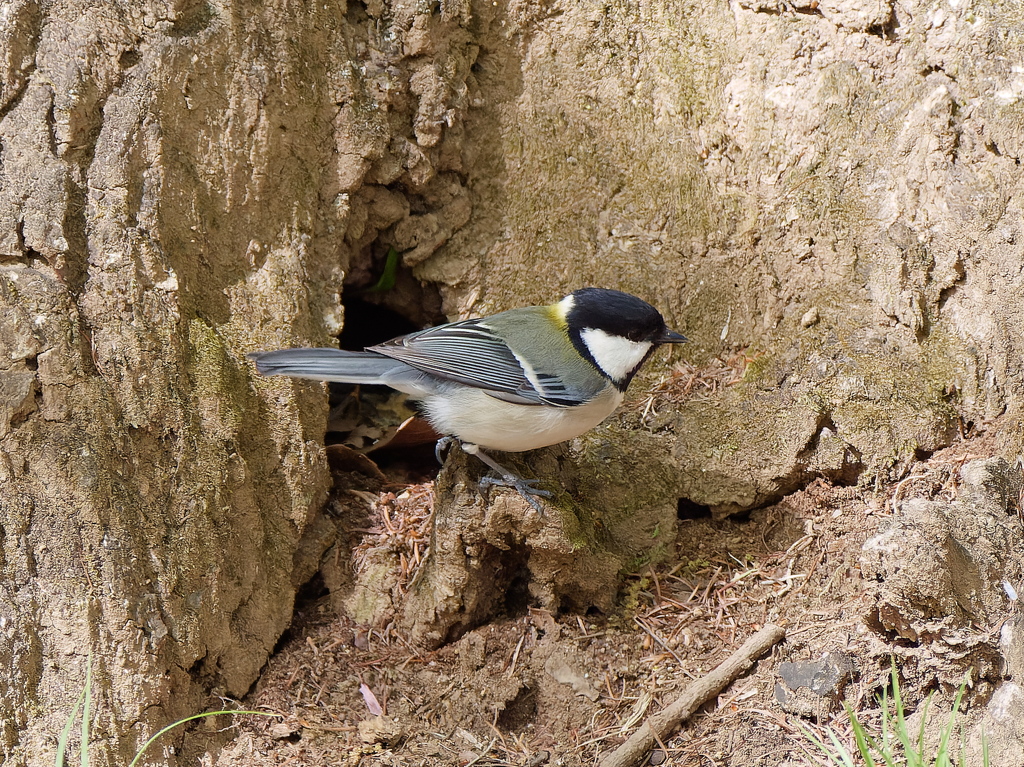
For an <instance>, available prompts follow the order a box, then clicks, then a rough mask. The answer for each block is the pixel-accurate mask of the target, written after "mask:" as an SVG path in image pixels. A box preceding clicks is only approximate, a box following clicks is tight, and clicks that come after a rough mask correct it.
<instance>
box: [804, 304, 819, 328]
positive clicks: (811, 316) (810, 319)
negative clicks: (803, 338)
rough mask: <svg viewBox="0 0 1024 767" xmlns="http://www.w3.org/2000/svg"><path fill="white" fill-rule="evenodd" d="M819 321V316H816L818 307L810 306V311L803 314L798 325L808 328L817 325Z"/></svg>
mask: <svg viewBox="0 0 1024 767" xmlns="http://www.w3.org/2000/svg"><path fill="white" fill-rule="evenodd" d="M820 319H821V315H820V314H818V307H817V306H812V307H811V308H810V309H808V310H807V311H806V312H804V316H803V317H801V318H800V325H801V326H803V327H805V328H809V327H811V325H817V324H818V320H820Z"/></svg>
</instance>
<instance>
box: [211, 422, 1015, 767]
mask: <svg viewBox="0 0 1024 767" xmlns="http://www.w3.org/2000/svg"><path fill="white" fill-rule="evenodd" d="M990 448H991V445H990V444H989V443H988V442H987V441H986V440H985V439H984V438H975V439H972V440H969V441H962V442H961V443H959V444H957V445H955V446H954V447H951V448H949V449H947V450H946V451H943V452H942V453H939V454H936V455H935V456H932V457H931V458H930V459H928V460H927V461H924V462H922V463H921V464H919V465H918V466H916V467H915V468H914V470H913V471H912V472H911V474H910V475H908V477H907V478H905V479H904V480H903V481H902V482H900V483H899V484H896V485H890V486H885V487H873V486H872V487H868V486H863V485H862V486H853V487H838V486H834V485H832V484H829V483H827V482H825V481H823V480H818V481H815V482H813V483H811V484H810V485H809V486H808V487H806V488H805V489H803V490H801V491H799V492H796V493H794V494H792V495H790V496H788V497H786V498H785V499H783V500H782V501H781V502H779V503H777V504H775V505H773V506H770V507H767V508H762V509H758V510H756V511H753V512H751V513H750V514H749V515H748V516H747V517H746V518H743V519H740V518H732V519H725V520H715V519H712V518H711V517H710V516H707V517H703V518H696V519H680V520H679V523H678V531H677V536H676V541H675V552H674V556H672V557H670V558H669V559H668V560H667V561H665V562H662V563H661V564H659V565H657V566H654V567H647V568H644V569H642V570H640V571H637V572H634V573H631V574H629V575H628V576H626V577H625V578H624V580H623V583H622V589H621V592H620V595H619V599H618V603H617V609H616V610H615V611H613V612H611V613H609V614H596V613H595V614H587V615H579V614H571V613H566V614H559V615H554V614H552V613H551V612H548V611H545V610H540V609H536V608H534V607H531V606H530V605H529V604H526V603H523V601H522V600H518V601H517V600H516V599H509V600H508V610H507V611H506V613H505V614H504V615H501V616H500V617H499V618H497V619H494V620H491V621H489V622H488V623H486V624H485V625H482V626H479V627H478V628H475V629H474V630H471V631H469V632H468V633H466V634H464V635H463V636H462V637H461V638H459V639H458V640H457V641H454V642H451V643H449V644H447V645H445V646H442V647H440V648H438V649H437V650H434V651H425V650H423V649H420V648H418V647H416V646H414V645H413V644H412V643H410V642H409V641H408V640H407V639H406V638H405V637H403V635H402V634H401V632H400V631H398V630H397V629H396V628H395V627H394V625H391V626H386V627H379V628H372V627H367V626H360V625H356V624H354V623H353V622H352V621H351V620H350V619H348V618H346V617H343V616H339V615H338V612H337V610H335V609H334V608H333V607H332V603H331V600H330V596H329V595H314V597H313V598H311V599H309V600H308V601H307V602H306V603H305V604H303V605H302V606H301V608H300V609H299V610H298V611H297V613H296V616H295V622H294V625H293V626H292V628H291V630H290V631H289V633H288V635H287V636H286V637H285V638H284V639H283V640H282V642H281V643H280V647H279V651H278V652H277V653H276V654H275V655H274V657H273V658H272V659H271V661H270V663H269V664H268V666H267V668H266V670H265V673H264V674H263V677H262V679H261V680H260V682H259V684H258V686H257V687H256V688H255V691H254V692H253V693H252V695H251V696H250V698H249V699H248V700H246V701H244V704H245V706H246V707H256V708H258V709H260V710H264V711H267V712H273V713H276V714H279V715H280V718H265V719H264V718H258V717H251V718H248V719H245V720H243V721H241V722H240V723H239V725H238V730H237V737H236V738H235V739H234V741H233V742H231V743H230V744H229V745H228V746H227V747H226V748H224V749H223V750H222V751H221V752H220V754H219V756H218V757H217V758H216V759H213V758H212V757H207V761H206V763H207V764H216V765H218V767H229V765H230V766H234V765H248V766H249V767H262V766H263V765H279V764H288V765H296V766H298V765H318V766H319V765H325V764H351V765H355V764H359V763H362V764H382V765H450V764H460V765H470V764H475V765H540V764H543V763H547V764H557V765H584V764H593V763H594V762H595V760H596V758H597V757H598V756H599V755H601V754H602V753H604V752H606V751H608V750H610V749H613V748H614V747H615V746H616V745H618V744H620V743H621V742H623V741H624V740H625V738H626V737H628V735H629V734H630V733H632V732H633V731H634V730H635V729H636V728H637V726H638V724H639V723H640V722H642V721H643V720H644V718H645V717H647V716H649V715H651V714H652V713H654V712H656V711H659V710H661V709H662V708H663V707H664V706H665V705H666V704H667V703H668V702H670V701H671V700H672V699H673V698H675V697H676V696H677V695H678V694H679V692H680V691H681V690H682V688H684V687H685V686H686V685H687V684H688V683H689V682H690V681H691V680H693V679H696V678H699V677H700V676H702V675H703V674H705V673H706V672H707V671H709V670H710V669H711V668H713V667H714V666H715V665H716V664H718V663H719V662H721V661H722V660H723V659H724V658H725V657H726V656H727V655H728V654H729V653H731V652H732V651H734V650H735V649H736V648H737V647H738V646H739V645H740V644H741V643H742V642H743V640H744V639H746V638H747V637H748V636H749V635H750V634H751V633H753V632H754V631H755V630H757V629H758V628H760V627H761V626H763V625H764V624H765V623H766V622H773V623H776V624H779V625H782V626H784V627H785V628H786V630H787V637H786V639H785V641H784V642H783V643H782V644H781V645H778V646H777V647H776V648H775V649H774V650H773V651H772V653H771V654H770V655H768V656H766V657H765V658H763V659H762V660H761V661H760V662H759V663H758V664H757V665H756V666H755V667H754V669H753V670H752V671H751V672H750V673H749V674H747V675H745V676H744V677H741V678H740V679H739V680H738V681H737V682H735V683H734V684H733V685H731V686H730V687H728V688H727V689H726V690H725V691H724V692H723V693H722V694H721V695H720V696H718V698H717V699H715V700H712V701H710V702H709V703H708V704H707V705H706V706H704V708H703V709H702V710H701V711H700V712H699V713H698V714H697V715H695V716H694V717H692V718H691V720H690V721H688V722H686V723H684V725H683V726H682V727H681V728H680V729H679V730H678V731H677V732H675V733H674V734H673V735H672V736H671V737H670V738H668V739H666V740H664V741H663V743H662V744H661V746H660V747H659V749H657V750H656V751H655V752H654V753H652V754H651V756H650V757H649V763H651V764H660V763H666V762H667V763H669V764H674V765H687V766H689V765H692V766H693V767H698V766H699V767H705V766H707V765H736V766H739V765H743V766H744V767H754V766H756V765H780V764H811V763H817V762H816V761H815V760H813V759H812V758H811V757H810V756H809V755H808V753H807V752H806V751H805V749H806V748H807V740H806V738H805V737H804V736H803V735H802V734H801V732H800V731H799V729H798V728H799V727H801V726H802V727H810V728H812V729H817V730H818V731H819V732H821V730H820V728H821V727H823V726H824V725H826V724H831V725H832V726H833V727H834V728H835V729H836V730H837V731H838V732H839V734H840V737H842V738H845V739H846V740H847V742H851V740H852V737H851V733H850V728H849V723H848V719H847V717H846V716H845V714H844V713H843V712H842V702H843V701H846V702H847V703H849V704H850V705H852V706H853V707H854V708H855V709H856V710H858V711H859V712H860V716H861V718H862V719H863V720H864V721H866V722H867V723H868V724H869V725H870V724H871V723H873V722H876V721H877V716H878V714H879V711H878V708H879V705H878V702H877V696H878V695H879V694H880V693H881V692H882V691H883V690H884V689H885V687H886V685H887V683H888V679H889V674H890V669H891V664H892V662H893V660H892V659H893V658H895V660H896V664H897V667H898V668H899V669H900V671H901V677H902V679H903V693H904V695H905V697H906V701H907V704H908V706H909V707H910V708H911V709H913V708H915V707H917V706H918V705H919V703H920V702H921V701H922V699H923V698H924V696H925V695H926V694H927V692H929V691H932V690H938V692H939V699H938V700H937V701H935V702H934V703H933V705H935V706H936V707H937V709H938V710H942V706H943V705H946V704H947V703H948V701H949V700H950V699H951V697H952V693H953V691H954V687H955V686H956V683H957V682H958V681H959V680H958V674H962V673H963V670H964V669H965V668H974V669H975V671H976V674H975V679H974V682H973V688H974V693H973V696H972V695H969V696H968V699H969V701H971V705H973V706H974V707H975V709H976V708H977V706H978V704H980V703H984V702H985V697H986V696H987V695H988V694H990V693H991V690H992V688H993V686H994V684H995V683H996V682H997V681H998V678H999V671H998V669H996V668H995V665H993V663H991V662H990V661H988V660H985V658H989V659H990V658H991V656H992V655H993V654H994V653H995V647H996V644H997V641H996V640H997V636H998V628H999V626H1000V625H1001V623H1002V619H1003V618H1005V617H1006V616H1007V615H1009V610H1010V609H1012V607H1013V605H1012V604H1010V605H1009V606H1008V607H1007V611H1006V612H1005V613H1004V614H1003V615H1002V616H999V615H994V616H993V619H992V621H991V623H990V625H987V626H974V627H972V628H973V632H974V633H973V636H974V638H975V641H974V642H973V644H972V643H968V644H969V645H970V646H971V648H973V650H970V651H967V652H965V653H962V654H961V655H960V656H959V657H958V658H957V659H955V660H951V659H950V658H948V657H945V658H944V657H941V653H938V654H937V653H936V652H935V643H934V642H933V643H931V644H928V643H927V642H925V641H924V640H923V639H922V640H920V641H918V642H908V641H907V640H906V639H905V637H901V636H898V632H894V631H893V630H890V629H886V628H885V627H884V626H881V625H880V624H879V619H878V615H879V609H880V608H879V605H878V602H879V591H878V584H877V583H876V582H875V579H871V580H868V579H866V578H865V577H864V575H863V574H862V568H861V561H862V547H863V546H864V544H865V542H866V541H867V540H868V539H869V538H872V536H875V535H876V533H878V531H879V529H880V527H882V528H884V527H885V525H886V524H887V523H891V522H892V521H893V515H894V510H895V512H896V513H898V512H899V509H900V508H901V503H902V501H903V500H905V499H906V498H907V497H909V496H914V497H920V498H930V499H940V498H942V497H943V495H946V496H949V497H953V496H955V495H956V493H957V492H958V484H959V480H958V476H959V475H958V473H957V472H958V470H959V468H960V467H961V466H963V465H964V464H965V463H966V462H968V461H970V460H973V459H976V458H978V457H987V455H989V454H990V452H989V451H990ZM428 491H429V484H426V485H422V484H421V485H416V486H413V487H412V492H411V493H407V494H406V495H405V496H404V498H405V499H406V500H408V499H409V498H412V497H414V496H415V495H416V494H417V493H418V494H420V495H419V496H418V497H420V498H424V497H427V496H426V494H427V492H428ZM894 495H896V496H897V497H896V498H895V500H894ZM400 497H401V496H400ZM1012 501H1013V504H1015V503H1016V499H1012ZM413 506H415V504H409V503H406V507H408V508H412V507H413ZM374 508H375V509H376V511H377V513H378V517H377V518H376V519H375V520H371V521H370V523H369V524H368V526H367V527H366V528H364V529H365V530H366V531H373V532H365V533H360V535H364V536H366V538H364V540H363V546H364V548H365V547H366V545H367V543H366V541H367V540H369V541H370V543H369V545H371V546H372V545H379V541H380V540H381V539H380V536H381V535H382V534H386V533H387V531H388V530H391V531H392V534H396V532H395V531H398V530H399V528H400V527H401V524H402V523H401V522H399V521H398V520H397V519H396V514H398V513H399V512H401V510H402V508H403V504H402V503H401V502H396V501H395V495H394V494H392V495H390V496H387V497H384V502H382V503H378V504H376V505H375V507H374ZM1016 508H1017V507H1016V506H1015V505H1013V506H1012V508H1011V509H1010V512H1011V515H1012V514H1015V513H1016V511H1015V510H1016ZM382 511H385V512H387V519H385V518H383V517H381V516H379V514H380V513H381V512H382ZM1010 522H1011V523H1012V524H1013V525H1017V526H1019V524H1020V522H1019V519H1011V520H1010ZM423 524H429V519H422V518H418V519H417V520H415V524H412V525H411V526H408V525H407V527H406V528H405V529H406V530H407V531H408V530H416V531H418V532H415V533H414V534H413V533H408V532H406V533H402V534H403V535H406V536H407V537H411V538H417V537H420V538H421V537H422V535H423V528H422V525H423ZM375 541H376V542H377V543H374V542H375ZM417 546H419V544H417ZM355 548H356V549H357V553H358V546H357V547H355ZM353 566H357V565H353ZM402 566H403V567H407V568H409V570H410V575H411V573H412V571H413V570H414V569H415V567H416V562H415V555H414V556H413V557H412V558H411V559H410V558H403V559H402ZM825 653H829V654H831V655H830V657H840V658H846V659H848V660H849V663H850V667H851V673H850V674H849V676H848V678H847V679H845V680H840V681H839V683H838V684H837V685H836V688H835V689H834V690H832V691H831V692H830V691H828V690H826V691H825V692H826V693H827V694H825V695H824V696H822V697H819V696H818V695H815V694H811V693H809V691H808V690H807V689H802V690H797V691H792V690H789V691H787V690H786V689H784V687H785V683H784V682H783V680H782V679H781V678H780V676H779V673H778V672H779V667H780V664H781V663H782V662H801V661H813V660H816V659H818V658H820V657H822V656H823V654H825ZM986 677H987V679H986ZM847 682H848V683H847ZM361 686H362V689H363V692H362V693H361ZM940 701H941V703H940ZM377 705H379V707H380V710H381V711H382V713H383V715H384V716H382V717H378V716H375V715H374V713H373V712H374V711H376V710H377V709H376V706H377ZM945 710H948V706H947V708H946V709H945ZM968 717H970V713H969V714H968ZM222 725H226V722H225V723H222Z"/></svg>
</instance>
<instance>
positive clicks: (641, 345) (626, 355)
mask: <svg viewBox="0 0 1024 767" xmlns="http://www.w3.org/2000/svg"><path fill="white" fill-rule="evenodd" d="M580 338H582V339H583V343H585V344H586V345H587V348H588V349H589V350H590V355H591V356H592V357H593V358H594V362H596V363H597V366H598V367H599V368H601V370H603V371H604V372H605V373H606V374H607V375H608V377H609V378H611V379H612V380H613V381H622V380H624V379H625V378H626V376H628V375H629V374H630V373H632V372H633V371H634V370H635V369H636V366H637V365H639V364H640V362H641V361H642V360H643V358H644V357H646V356H647V352H649V351H650V349H651V342H650V341H630V340H629V339H628V338H623V337H622V336H613V335H610V334H608V333H605V332H604V331H603V330H596V329H595V328H584V329H583V331H582V332H581V333H580Z"/></svg>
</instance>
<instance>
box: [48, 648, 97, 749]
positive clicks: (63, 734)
mask: <svg viewBox="0 0 1024 767" xmlns="http://www.w3.org/2000/svg"><path fill="white" fill-rule="evenodd" d="M86 663H87V665H86V669H85V687H84V688H83V690H82V692H80V693H79V694H78V700H76V701H75V707H74V708H72V709H71V714H69V715H68V718H67V721H65V722H64V727H63V728H61V731H60V735H59V736H58V738H57V757H56V758H55V759H54V761H53V763H54V767H64V765H65V762H64V755H65V754H66V753H67V750H68V741H69V740H70V739H71V728H72V727H74V726H75V719H77V718H78V712H79V710H80V709H81V708H82V704H83V703H84V702H85V699H86V696H87V695H91V693H90V692H89V687H90V684H89V682H90V681H91V678H92V653H90V654H89V659H88V661H86Z"/></svg>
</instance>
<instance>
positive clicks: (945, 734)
mask: <svg viewBox="0 0 1024 767" xmlns="http://www.w3.org/2000/svg"><path fill="white" fill-rule="evenodd" d="M970 678H971V677H970V672H967V674H965V675H964V681H962V682H961V683H960V687H959V689H957V691H956V698H954V699H953V710H952V711H951V712H950V713H949V721H948V722H947V723H946V726H945V727H943V728H942V735H941V736H940V738H939V752H938V754H937V755H936V757H935V764H936V765H937V767H945V766H946V765H949V764H950V758H949V743H950V739H951V738H952V737H953V732H954V731H955V730H956V722H957V717H958V715H959V713H960V704H961V703H962V702H963V699H964V693H966V692H967V682H968V681H970Z"/></svg>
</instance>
